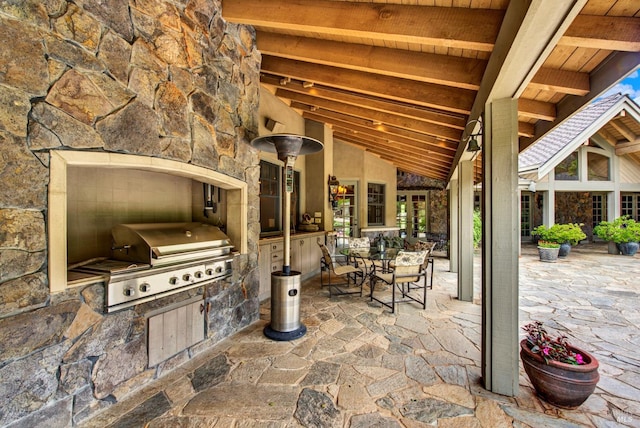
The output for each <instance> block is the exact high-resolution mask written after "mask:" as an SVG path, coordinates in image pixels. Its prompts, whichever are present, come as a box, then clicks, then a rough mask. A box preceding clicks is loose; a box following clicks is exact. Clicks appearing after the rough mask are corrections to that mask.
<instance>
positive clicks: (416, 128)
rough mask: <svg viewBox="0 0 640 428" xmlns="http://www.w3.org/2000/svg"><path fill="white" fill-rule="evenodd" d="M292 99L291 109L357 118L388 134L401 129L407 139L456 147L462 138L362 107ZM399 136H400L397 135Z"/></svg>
mask: <svg viewBox="0 0 640 428" xmlns="http://www.w3.org/2000/svg"><path fill="white" fill-rule="evenodd" d="M293 95H294V97H293V98H289V99H290V100H291V101H292V104H291V107H293V108H301V106H299V105H297V104H302V106H303V107H309V106H314V107H316V108H319V109H320V111H316V113H318V114H320V113H321V111H322V110H324V111H328V112H333V113H335V114H341V115H345V116H352V117H357V118H358V119H361V120H363V121H365V122H366V123H367V124H369V125H374V126H378V127H389V126H390V128H389V129H390V130H389V132H390V133H394V132H392V131H393V129H395V128H397V129H402V130H404V131H406V132H408V133H413V134H407V137H408V138H414V137H411V136H409V135H418V134H420V137H421V139H422V138H427V137H426V136H429V137H431V138H434V139H438V138H441V139H445V140H448V141H452V142H455V143H454V145H457V142H458V141H460V138H461V136H462V132H461V131H459V130H456V129H452V128H447V127H444V126H439V125H434V124H432V123H428V122H421V121H418V120H411V119H408V118H405V117H402V116H395V115H392V114H389V113H381V112H378V111H376V110H369V109H365V108H362V107H356V106H349V105H345V104H341V103H337V102H333V101H328V100H323V99H317V98H314V97H311V96H306V95H303V94H293ZM399 135H402V133H401V134H399Z"/></svg>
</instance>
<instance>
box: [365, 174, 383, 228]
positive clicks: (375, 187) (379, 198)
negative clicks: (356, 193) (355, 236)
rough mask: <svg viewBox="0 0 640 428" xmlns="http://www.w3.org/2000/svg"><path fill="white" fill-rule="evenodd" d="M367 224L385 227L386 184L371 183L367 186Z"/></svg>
mask: <svg viewBox="0 0 640 428" xmlns="http://www.w3.org/2000/svg"><path fill="white" fill-rule="evenodd" d="M367 223H368V225H369V226H384V184H373V183H369V184H368V186H367Z"/></svg>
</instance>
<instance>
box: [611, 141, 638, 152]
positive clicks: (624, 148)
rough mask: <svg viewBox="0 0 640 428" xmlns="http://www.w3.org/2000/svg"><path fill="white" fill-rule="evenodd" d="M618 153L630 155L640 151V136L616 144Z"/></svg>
mask: <svg viewBox="0 0 640 428" xmlns="http://www.w3.org/2000/svg"><path fill="white" fill-rule="evenodd" d="M615 148H616V155H618V156H622V155H629V154H631V153H638V152H640V138H636V139H635V140H633V141H625V142H623V143H618V144H616V145H615Z"/></svg>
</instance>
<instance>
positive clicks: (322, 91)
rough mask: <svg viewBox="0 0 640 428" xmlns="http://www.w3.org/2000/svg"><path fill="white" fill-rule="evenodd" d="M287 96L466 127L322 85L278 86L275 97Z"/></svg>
mask: <svg viewBox="0 0 640 428" xmlns="http://www.w3.org/2000/svg"><path fill="white" fill-rule="evenodd" d="M260 81H261V82H263V83H265V84H269V85H280V78H279V77H276V76H269V75H262V76H261V77H260ZM281 91H284V92H281ZM289 92H295V93H298V94H307V95H311V96H313V97H317V98H321V99H325V100H331V101H335V102H339V103H344V104H349V105H353V106H357V107H363V108H367V109H371V110H376V111H380V112H383V113H392V114H396V115H398V116H404V117H407V118H409V119H416V120H422V121H425V122H429V123H434V124H436V125H442V126H447V127H450V128H454V129H458V130H461V131H462V130H463V129H464V125H465V123H466V119H465V117H464V116H463V115H460V114H453V113H447V112H442V111H437V110H434V109H429V108H426V107H421V106H416V105H411V104H408V103H400V102H396V101H391V100H385V99H382V98H375V97H371V96H367V95H363V94H357V93H352V92H346V91H343V90H338V89H333V88H328V87H324V86H321V85H315V86H314V87H312V88H304V87H303V86H302V84H301V83H299V82H296V81H291V82H289V83H287V84H286V86H279V87H278V89H277V90H276V96H281V97H282V98H289V95H290V94H289Z"/></svg>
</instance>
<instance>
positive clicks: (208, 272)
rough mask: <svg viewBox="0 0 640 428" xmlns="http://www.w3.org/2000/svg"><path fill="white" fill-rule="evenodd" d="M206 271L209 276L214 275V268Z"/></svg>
mask: <svg viewBox="0 0 640 428" xmlns="http://www.w3.org/2000/svg"><path fill="white" fill-rule="evenodd" d="M205 273H206V274H207V275H209V276H211V275H213V269H211V268H209V269H207V270H206V271H205Z"/></svg>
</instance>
